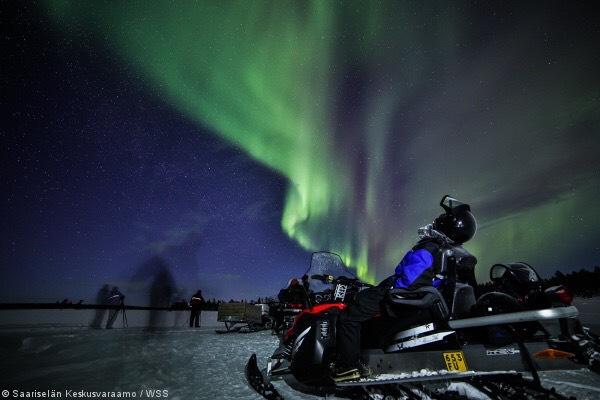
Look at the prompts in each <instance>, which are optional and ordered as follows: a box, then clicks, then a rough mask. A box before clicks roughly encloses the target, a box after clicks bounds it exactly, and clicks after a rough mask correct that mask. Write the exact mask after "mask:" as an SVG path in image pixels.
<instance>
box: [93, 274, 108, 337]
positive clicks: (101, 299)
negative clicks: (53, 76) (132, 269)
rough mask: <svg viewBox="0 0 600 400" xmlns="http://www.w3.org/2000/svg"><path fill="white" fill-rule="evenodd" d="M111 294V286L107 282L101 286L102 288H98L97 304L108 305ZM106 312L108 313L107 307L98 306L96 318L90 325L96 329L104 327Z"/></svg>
mask: <svg viewBox="0 0 600 400" xmlns="http://www.w3.org/2000/svg"><path fill="white" fill-rule="evenodd" d="M109 296H110V287H109V286H108V285H106V284H105V285H103V286H102V287H101V288H100V290H98V294H96V304H98V305H100V306H103V305H106V304H107V300H108V297H109ZM104 314H106V309H104V308H97V309H96V313H95V315H94V320H93V321H92V323H91V324H90V327H92V328H94V329H100V328H102V320H103V319H104Z"/></svg>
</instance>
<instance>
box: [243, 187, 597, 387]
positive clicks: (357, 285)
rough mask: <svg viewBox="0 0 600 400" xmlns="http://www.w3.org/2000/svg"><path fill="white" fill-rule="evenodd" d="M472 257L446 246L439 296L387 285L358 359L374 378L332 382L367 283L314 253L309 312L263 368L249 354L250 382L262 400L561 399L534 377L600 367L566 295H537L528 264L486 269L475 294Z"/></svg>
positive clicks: (558, 291) (328, 256)
mask: <svg viewBox="0 0 600 400" xmlns="http://www.w3.org/2000/svg"><path fill="white" fill-rule="evenodd" d="M447 200H448V199H447V197H444V199H443V200H442V204H443V203H444V201H447ZM452 200H453V199H452ZM472 258H473V256H471V255H470V254H469V253H468V252H467V251H466V250H465V249H464V248H463V247H461V246H455V245H448V246H447V247H446V248H444V251H443V256H442V257H441V259H440V265H439V266H438V267H439V271H440V272H441V273H442V274H443V275H444V276H445V278H446V279H445V284H444V286H443V287H441V288H440V290H438V289H435V288H433V287H423V288H420V289H417V290H412V291H409V290H406V289H391V290H390V291H389V292H388V294H387V297H386V299H385V301H384V302H383V304H382V307H381V312H380V315H378V316H375V317H374V318H372V319H371V320H369V321H367V322H365V323H364V324H363V327H362V334H361V338H362V345H361V349H362V350H361V358H362V359H363V360H364V361H365V362H367V363H368V366H369V367H370V369H372V370H373V372H374V374H373V375H372V376H371V377H369V378H361V379H359V380H354V381H346V382H337V383H336V382H334V381H333V380H331V378H329V367H330V364H331V362H332V361H333V360H334V356H335V349H336V344H335V341H336V321H337V317H338V314H339V312H340V311H341V310H343V309H344V308H345V307H346V306H347V303H349V302H351V301H352V298H353V296H354V294H356V293H357V292H358V291H360V290H362V289H364V288H365V287H368V286H370V285H368V284H365V283H362V282H360V281H359V280H358V279H356V277H355V276H354V275H353V274H352V273H351V272H350V271H348V270H347V269H346V267H345V266H344V265H343V263H342V261H341V258H340V257H339V256H338V255H336V254H333V253H327V252H319V253H314V254H313V255H312V260H311V266H310V268H309V271H308V275H309V276H310V278H311V288H313V291H315V292H317V293H315V295H314V296H313V299H312V304H311V307H309V308H307V309H305V310H303V311H302V313H300V314H299V315H298V316H297V317H296V318H295V320H294V324H293V326H292V327H291V328H290V329H289V330H287V331H286V332H285V333H284V335H283V336H282V338H281V342H280V345H279V347H278V348H277V350H275V352H274V353H273V355H271V357H270V359H269V360H268V363H267V366H266V368H264V369H262V370H260V369H259V367H258V365H257V360H256V355H254V354H253V355H252V356H251V357H250V359H249V361H248V363H247V365H246V378H247V380H248V382H249V384H250V385H251V386H252V387H253V388H254V389H255V390H256V391H257V392H258V393H259V394H261V395H262V396H263V397H264V398H267V399H283V397H282V396H281V395H280V394H279V393H278V392H277V390H276V389H275V387H274V386H273V385H272V384H271V381H272V380H280V379H283V380H284V381H285V382H286V383H287V384H288V385H289V386H290V387H292V388H293V389H295V390H298V391H300V392H303V393H307V394H315V395H327V394H335V395H336V396H341V397H349V398H382V399H383V398H386V399H388V398H389V399H395V398H398V399H403V398H407V399H430V398H431V399H437V398H444V399H455V398H469V396H468V395H464V394H463V397H460V396H459V395H458V394H457V393H458V392H456V391H453V390H450V389H449V388H454V389H455V388H456V385H457V384H459V385H467V386H468V389H466V391H464V392H465V393H479V394H482V395H485V396H488V397H489V398H492V399H537V398H544V399H564V398H565V397H564V396H561V395H559V394H557V393H556V392H555V391H554V390H553V389H546V388H543V387H542V385H541V383H540V379H539V376H538V371H546V370H565V369H580V368H582V366H586V367H589V368H591V369H594V370H597V369H598V365H599V363H600V353H598V350H599V348H600V346H599V343H600V342H599V340H598V337H597V336H596V335H594V334H592V333H591V332H590V331H589V330H588V329H586V328H584V327H583V326H582V325H581V323H580V322H579V320H578V319H577V316H578V311H577V309H576V308H575V307H574V306H572V305H571V301H572V295H571V294H570V293H569V292H568V290H567V289H566V288H564V287H562V286H555V287H551V288H547V289H545V290H542V284H541V279H540V277H539V275H538V274H537V272H536V271H535V270H534V269H533V268H532V267H531V266H530V265H528V264H526V263H511V264H496V265H494V266H493V267H492V268H491V271H490V278H491V280H492V282H493V283H494V289H495V290H494V291H492V292H488V293H485V294H482V295H480V296H479V297H478V298H477V297H476V295H475V288H474V286H475V285H474V279H471V278H469V277H473V276H474V274H473V273H472V271H471V273H469V271H465V266H470V267H471V268H473V267H474V265H475V264H474V263H473V262H470V260H471V259H472ZM467 269H468V268H467ZM467 282H468V283H467ZM319 292H320V293H319ZM450 382H452V385H454V386H452V385H450V384H449V383H450ZM386 396H390V397H386ZM484 398H485V397H484Z"/></svg>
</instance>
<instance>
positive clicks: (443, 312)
mask: <svg viewBox="0 0 600 400" xmlns="http://www.w3.org/2000/svg"><path fill="white" fill-rule="evenodd" d="M385 308H386V311H387V312H388V314H389V315H391V316H393V317H397V316H399V315H402V314H404V313H406V312H410V311H411V309H412V311H416V310H430V311H431V312H432V315H433V317H434V319H435V320H443V321H446V320H448V318H449V317H450V312H449V310H448V306H447V305H446V302H445V301H444V298H443V297H442V295H441V293H440V292H439V291H438V290H437V289H436V288H434V287H432V286H425V287H421V288H418V289H414V290H408V289H400V288H398V289H391V290H390V291H389V292H388V294H387V296H386V301H385Z"/></svg>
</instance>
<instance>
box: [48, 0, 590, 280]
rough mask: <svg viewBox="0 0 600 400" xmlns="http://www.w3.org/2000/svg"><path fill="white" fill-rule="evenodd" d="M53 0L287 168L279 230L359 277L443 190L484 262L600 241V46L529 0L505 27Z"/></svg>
mask: <svg viewBox="0 0 600 400" xmlns="http://www.w3.org/2000/svg"><path fill="white" fill-rule="evenodd" d="M47 10H48V12H49V14H50V15H51V17H52V20H53V21H55V22H56V23H57V24H58V25H59V26H60V27H61V28H62V29H63V31H64V34H65V35H66V36H67V37H69V38H72V39H76V38H77V37H78V35H85V34H88V33H93V34H94V35H95V37H96V38H97V41H98V43H99V45H100V46H104V47H106V48H108V49H110V50H112V51H114V52H115V53H116V54H118V55H119V57H120V58H121V59H122V61H123V63H125V64H126V65H127V66H130V67H133V68H135V69H137V70H138V71H139V72H140V73H141V74H142V75H143V76H144V78H145V81H146V82H147V85H148V89H149V90H151V91H153V92H155V93H156V94H157V95H158V96H160V97H162V98H164V100H165V101H168V102H169V103H171V104H172V105H173V107H176V108H177V109H179V110H181V111H182V112H184V113H185V114H186V115H187V116H188V117H189V118H191V119H193V120H195V121H197V123H198V124H200V125H201V126H203V127H206V128H209V129H210V130H211V131H213V132H214V133H216V134H218V135H219V136H221V137H222V138H223V139H225V140H226V141H228V142H229V143H231V144H233V145H235V146H238V147H239V148H241V149H243V150H244V151H245V152H246V153H247V154H249V155H250V156H251V157H252V158H253V159H255V160H257V161H258V162H260V163H263V164H264V165H266V166H268V167H270V168H272V169H273V170H274V171H276V172H277V173H279V174H282V175H283V176H285V177H286V178H287V179H288V181H289V187H288V189H287V194H286V202H285V209H284V211H283V215H282V219H281V225H282V228H283V230H284V231H285V232H286V233H287V234H288V235H289V236H290V237H291V238H292V239H294V240H295V241H297V242H298V243H299V244H300V245H301V246H302V247H304V248H306V249H307V250H321V249H328V250H331V251H336V252H339V253H340V254H342V255H343V257H344V258H345V261H346V262H347V263H348V264H350V265H352V266H353V267H355V268H356V269H357V271H358V274H359V276H360V277H362V278H363V279H366V280H369V281H374V280H376V279H380V278H382V277H384V276H386V275H387V274H389V273H390V272H391V271H392V269H393V267H394V266H395V265H396V263H397V261H398V260H399V259H400V257H401V256H402V254H403V253H404V252H405V251H406V250H407V248H409V247H410V246H411V243H414V241H415V237H416V228H417V227H418V226H420V225H423V224H425V223H428V222H430V221H431V220H432V219H433V218H434V217H435V216H436V215H437V213H439V211H440V209H439V208H438V206H437V202H438V201H439V199H440V198H441V196H442V195H443V194H446V193H450V194H453V195H455V196H456V197H458V198H460V199H464V200H465V201H468V202H470V203H471V204H472V207H473V209H474V211H475V213H476V215H477V217H478V220H479V221H480V223H481V224H480V230H479V232H478V235H477V236H476V239H475V240H473V242H472V243H470V244H469V245H468V246H467V247H468V248H469V249H470V250H471V251H472V252H473V253H474V254H476V255H477V256H478V258H479V261H480V262H479V265H480V267H479V269H478V275H479V277H480V278H483V277H484V276H485V274H487V270H488V268H489V266H490V265H491V264H492V263H494V262H498V261H511V260H527V261H530V262H531V263H532V264H534V265H536V266H538V267H539V268H540V269H541V270H542V272H546V273H548V272H553V271H554V270H555V269H558V268H561V269H565V268H575V267H577V268H579V267H584V266H587V265H578V264H577V262H583V261H581V260H583V259H578V258H576V257H573V256H572V255H573V254H581V253H582V252H587V253H586V254H587V255H586V257H587V258H586V260H588V259H590V257H592V258H595V259H598V256H599V255H600V247H599V245H598V244H597V242H596V241H594V240H592V239H593V238H594V237H598V234H599V233H600V228H598V226H597V222H598V220H600V218H599V217H600V205H599V201H598V199H600V196H599V195H600V189H599V185H598V183H599V182H600V177H599V173H598V171H599V170H600V162H599V161H598V158H599V157H597V154H598V143H599V140H598V139H599V138H600V135H599V132H600V129H599V126H600V123H599V121H600V119H599V118H600V113H599V111H600V100H599V98H600V96H599V93H600V90H599V89H600V82H599V78H598V75H597V73H596V72H595V71H596V67H597V66H598V60H597V57H596V58H593V57H595V56H592V53H594V51H593V47H594V46H593V43H591V42H590V43H587V42H585V41H583V43H579V45H578V47H576V48H573V47H570V46H569V45H568V40H567V39H565V41H564V43H563V42H560V41H559V39H556V40H555V41H557V43H555V44H554V45H553V46H554V47H553V49H559V50H560V51H558V52H552V54H546V53H545V52H544V48H543V46H542V44H543V43H544V40H546V39H547V37H545V36H544V35H545V33H543V32H544V30H543V29H540V27H547V26H551V25H552V24H553V23H554V21H549V20H547V19H544V18H542V17H539V18H538V17H536V15H535V14H534V15H533V16H532V14H531V10H530V9H528V8H527V7H522V9H520V10H514V12H512V13H511V14H510V15H511V16H510V21H509V22H510V27H511V28H510V29H501V28H498V29H497V31H494V32H492V33H493V34H492V35H483V34H481V32H479V31H477V29H481V27H474V26H473V24H472V23H471V21H470V18H471V16H470V15H469V10H468V7H467V6H461V5H460V4H459V3H450V2H448V3H447V4H446V3H445V2H440V3H438V4H434V3H433V2H431V3H423V2H393V3H379V2H377V3H375V2H373V3H371V2H358V1H357V2H342V3H338V2H333V1H312V2H308V1H307V2H285V1H275V2H263V1H254V2H248V1H227V2H199V3H195V2H176V3H174V2H159V1H153V2H146V1H139V2H119V3H114V2H76V1H52V2H49V3H47ZM565 35H567V36H568V32H567V33H566V34H565ZM524 37H525V38H527V40H523V39H522V38H524ZM551 39H553V38H551ZM586 43H587V44H586ZM586 45H587V46H588V47H589V48H586V47H585V46H586ZM565 232H571V233H572V235H573V237H570V238H569V240H565ZM547 248H551V249H552V251H547ZM568 262H572V263H575V264H574V265H567V264H566V263H568Z"/></svg>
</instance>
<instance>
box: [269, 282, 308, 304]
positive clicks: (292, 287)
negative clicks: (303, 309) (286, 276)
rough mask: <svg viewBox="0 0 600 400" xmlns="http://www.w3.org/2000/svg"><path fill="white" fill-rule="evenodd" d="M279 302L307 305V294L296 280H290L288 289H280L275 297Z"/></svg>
mask: <svg viewBox="0 0 600 400" xmlns="http://www.w3.org/2000/svg"><path fill="white" fill-rule="evenodd" d="M277 297H278V298H279V301H280V302H282V303H293V304H302V305H304V306H306V305H307V301H308V294H307V293H306V289H304V286H302V285H301V284H300V282H298V279H296V278H292V279H290V281H289V283H288V287H287V288H285V289H281V290H280V291H279V294H278V295H277Z"/></svg>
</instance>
